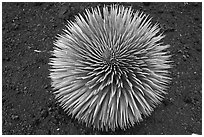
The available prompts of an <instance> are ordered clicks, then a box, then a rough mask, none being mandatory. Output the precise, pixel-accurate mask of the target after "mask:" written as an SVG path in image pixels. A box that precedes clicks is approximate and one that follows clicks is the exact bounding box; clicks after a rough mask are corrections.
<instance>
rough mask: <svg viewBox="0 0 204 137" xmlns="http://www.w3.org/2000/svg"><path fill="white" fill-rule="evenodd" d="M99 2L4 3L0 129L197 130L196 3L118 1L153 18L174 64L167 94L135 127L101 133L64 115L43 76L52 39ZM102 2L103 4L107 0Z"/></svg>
mask: <svg viewBox="0 0 204 137" xmlns="http://www.w3.org/2000/svg"><path fill="white" fill-rule="evenodd" d="M103 4H104V3H3V4H2V8H3V13H2V14H3V16H2V17H3V20H2V23H3V26H2V34H3V40H2V41H3V44H2V52H3V55H2V59H3V60H2V62H3V66H2V71H3V73H2V76H3V78H2V83H3V84H2V85H3V87H2V117H3V119H2V122H3V125H2V128H3V129H2V133H3V134H192V133H195V134H202V130H201V127H202V119H201V112H202V111H201V110H202V106H201V104H202V103H201V97H202V91H201V90H202V89H201V88H202V85H201V81H202V78H201V77H202V46H201V45H202V39H201V34H202V25H201V24H202V16H201V13H202V5H201V3H119V4H123V5H125V6H130V5H132V6H133V8H134V9H135V10H142V11H144V12H145V13H148V14H150V15H151V17H153V22H156V21H158V22H159V23H160V24H161V27H162V30H163V31H164V33H165V34H166V38H165V39H164V43H166V44H170V45H171V48H170V52H171V53H172V55H173V57H172V60H173V61H174V67H173V68H172V69H171V72H172V78H173V81H172V83H171V85H170V89H169V94H168V95H166V98H165V100H164V101H163V102H162V104H161V105H159V106H158V107H157V108H156V109H155V111H154V112H153V113H152V115H151V116H150V117H148V118H145V120H144V121H143V122H141V123H140V124H138V125H135V126H134V127H132V128H130V129H128V130H126V131H121V130H117V131H116V132H101V131H95V130H92V129H91V128H86V127H85V125H83V124H79V123H78V122H77V120H74V119H72V118H71V117H70V116H67V115H66V114H65V112H64V111H63V110H62V108H61V107H59V106H58V104H57V103H55V102H56V101H55V99H54V96H53V95H52V94H51V87H50V79H49V78H48V74H49V71H48V68H49V66H48V64H47V63H48V62H49V57H50V54H49V51H51V50H52V48H53V44H52V43H53V40H54V37H55V36H56V34H57V33H60V32H61V30H62V29H63V28H64V26H65V24H66V20H67V19H68V20H73V19H74V15H76V14H78V13H82V12H84V9H85V8H90V7H94V6H96V5H103ZM106 4H107V3H106Z"/></svg>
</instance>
